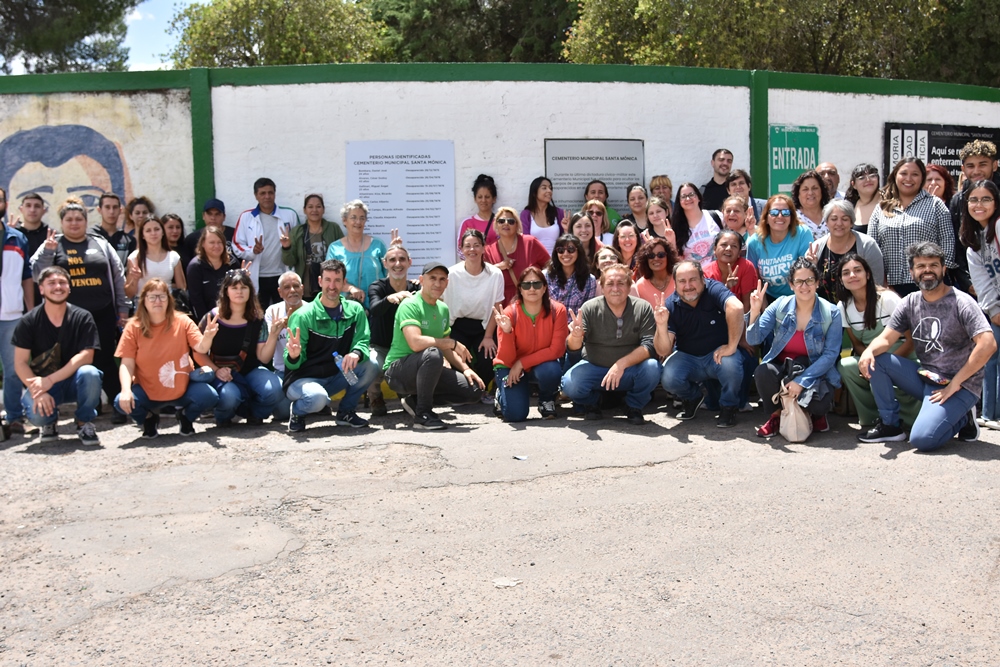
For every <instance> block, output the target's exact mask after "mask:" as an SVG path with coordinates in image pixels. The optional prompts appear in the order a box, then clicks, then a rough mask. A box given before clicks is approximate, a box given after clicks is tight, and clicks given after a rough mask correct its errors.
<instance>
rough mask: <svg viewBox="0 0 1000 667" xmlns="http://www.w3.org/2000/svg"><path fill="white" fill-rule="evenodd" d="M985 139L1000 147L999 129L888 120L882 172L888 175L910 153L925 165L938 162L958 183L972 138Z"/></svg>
mask: <svg viewBox="0 0 1000 667" xmlns="http://www.w3.org/2000/svg"><path fill="white" fill-rule="evenodd" d="M976 139H985V140H986V141H992V142H993V143H994V144H997V145H998V146H1000V129H997V128H994V127H969V126H966V125H926V124H919V123H886V124H885V150H884V151H883V153H882V155H883V160H882V169H883V170H884V171H883V172H882V173H883V175H884V174H888V173H889V172H891V171H892V167H893V165H895V164H896V163H897V162H899V161H900V160H901V159H903V158H904V157H908V156H910V155H912V156H914V157H918V158H920V159H921V160H923V161H924V164H939V165H941V166H942V167H944V168H946V169H947V170H948V172H949V173H950V174H951V176H952V178H954V179H955V182H956V183H957V182H958V177H959V175H960V174H961V173H962V161H961V160H960V159H959V157H958V153H959V151H961V150H962V147H963V146H965V144H967V143H969V142H970V141H974V140H976Z"/></svg>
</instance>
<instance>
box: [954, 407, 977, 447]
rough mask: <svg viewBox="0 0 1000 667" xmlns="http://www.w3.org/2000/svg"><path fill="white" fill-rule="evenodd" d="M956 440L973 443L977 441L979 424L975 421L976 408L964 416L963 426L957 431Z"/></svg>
mask: <svg viewBox="0 0 1000 667" xmlns="http://www.w3.org/2000/svg"><path fill="white" fill-rule="evenodd" d="M958 439H959V440H964V441H965V442H975V441H976V440H979V422H977V421H976V408H975V407H973V408H972V409H971V410H969V414H967V415H966V416H965V426H963V427H962V428H960V429H958Z"/></svg>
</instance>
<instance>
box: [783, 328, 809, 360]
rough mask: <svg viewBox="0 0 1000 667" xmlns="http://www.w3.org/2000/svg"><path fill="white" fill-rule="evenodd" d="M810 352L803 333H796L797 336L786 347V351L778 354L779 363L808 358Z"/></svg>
mask: <svg viewBox="0 0 1000 667" xmlns="http://www.w3.org/2000/svg"><path fill="white" fill-rule="evenodd" d="M808 356H809V350H807V349H806V337H805V333H804V332H802V331H796V332H795V335H794V336H792V338H791V339H790V340H789V341H788V343H787V344H786V345H785V349H783V350H782V351H781V352H779V353H778V361H784V360H785V359H794V358H795V357H808Z"/></svg>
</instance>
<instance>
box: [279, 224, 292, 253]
mask: <svg viewBox="0 0 1000 667" xmlns="http://www.w3.org/2000/svg"><path fill="white" fill-rule="evenodd" d="M290 233H291V232H290V231H289V230H288V225H279V226H278V243H280V244H281V247H282V248H291V247H292V240H291V238H289V236H288V235H289V234H290Z"/></svg>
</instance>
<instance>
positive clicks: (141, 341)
mask: <svg viewBox="0 0 1000 667" xmlns="http://www.w3.org/2000/svg"><path fill="white" fill-rule="evenodd" d="M150 330H151V333H152V335H153V336H152V338H146V337H145V336H143V335H142V327H141V326H139V321H138V320H137V319H136V318H132V319H130V320H129V321H128V323H127V324H126V325H125V328H124V329H123V330H122V338H121V340H120V341H118V349H117V350H115V356H116V357H118V358H119V359H135V377H136V382H137V383H138V385H139V386H140V387H142V389H143V391H145V392H146V395H147V396H149V398H150V400H153V401H172V400H175V399H178V398H180V397H181V396H183V395H184V392H185V391H187V387H188V379H189V374H190V373H191V371H192V370H194V364H193V363H192V362H191V355H189V354H188V350H189V348H192V347H194V346H195V345H198V344H199V343H201V338H202V336H201V331H199V330H198V325H197V324H195V323H194V322H192V321H191V318H189V317H188V316H187V315H184V314H181V313H174V317H173V322H171V323H170V324H169V325H168V324H167V323H166V322H161V323H160V324H158V325H153V326H152V327H150Z"/></svg>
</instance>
